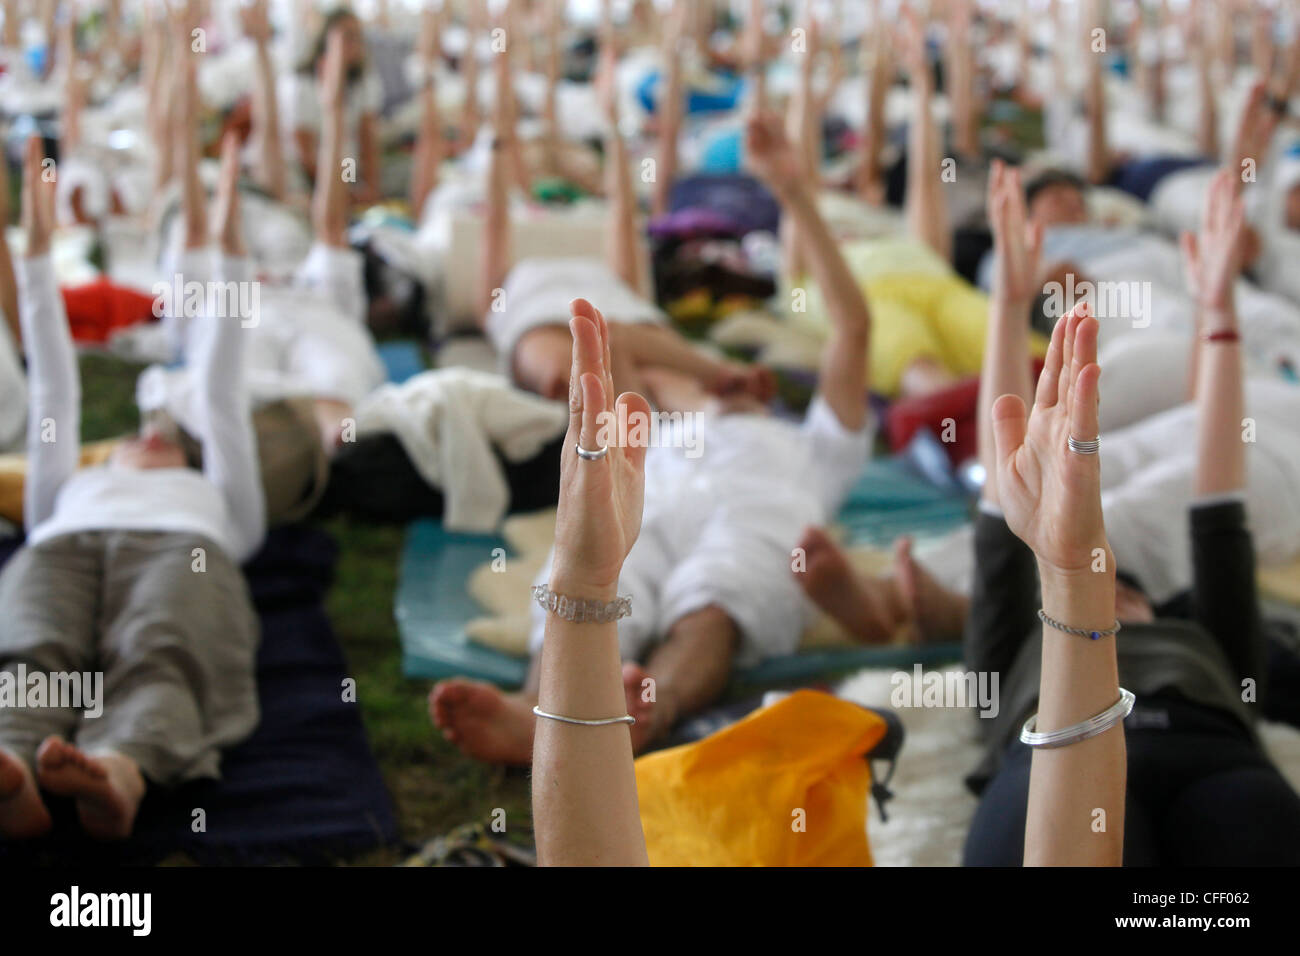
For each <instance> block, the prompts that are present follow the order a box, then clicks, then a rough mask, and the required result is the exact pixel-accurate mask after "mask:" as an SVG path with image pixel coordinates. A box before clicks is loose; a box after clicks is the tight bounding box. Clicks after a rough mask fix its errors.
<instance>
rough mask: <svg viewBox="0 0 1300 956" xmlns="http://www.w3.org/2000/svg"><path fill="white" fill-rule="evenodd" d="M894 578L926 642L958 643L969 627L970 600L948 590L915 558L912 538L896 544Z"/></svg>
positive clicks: (901, 539)
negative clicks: (963, 632)
mask: <svg viewBox="0 0 1300 956" xmlns="http://www.w3.org/2000/svg"><path fill="white" fill-rule="evenodd" d="M894 579H895V580H896V581H897V582H898V590H899V592H900V593H901V594H902V595H903V600H904V601H906V602H907V607H908V609H909V615H910V617H911V620H912V623H913V624H914V625H915V627H916V629H917V630H918V631H919V633H920V638H921V641H923V642H924V643H927V644H930V643H936V642H939V641H955V640H959V639H960V638H961V632H962V629H963V628H964V627H965V626H966V614H967V612H968V611H969V610H970V601H969V600H967V599H966V598H964V597H962V596H961V595H960V594H958V593H957V592H956V591H949V590H948V589H947V588H945V587H944V586H943V585H942V584H940V583H939V582H938V581H936V580H935V579H934V577H933V576H932V575H931V574H930V572H929V571H927V570H925V568H923V567H921V565H919V564H917V563H916V559H915V558H913V557H912V539H911V538H899V539H898V541H897V542H895V544H894Z"/></svg>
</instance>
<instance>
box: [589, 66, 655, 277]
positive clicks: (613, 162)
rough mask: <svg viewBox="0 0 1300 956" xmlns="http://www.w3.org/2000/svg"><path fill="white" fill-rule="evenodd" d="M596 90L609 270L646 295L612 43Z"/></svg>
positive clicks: (637, 221)
mask: <svg viewBox="0 0 1300 956" xmlns="http://www.w3.org/2000/svg"><path fill="white" fill-rule="evenodd" d="M599 55H600V62H599V66H598V70H599V73H598V76H597V81H596V82H597V88H598V90H599V93H600V99H601V108H602V110H603V111H604V114H605V192H606V197H607V199H608V202H609V214H608V217H607V219H606V221H607V223H608V227H607V228H608V231H609V245H608V247H607V255H608V257H609V267H610V268H611V269H612V270H613V271H614V273H615V274H616V275H617V276H618V277H619V278H620V279H622V280H623V281H624V282H626V283H627V284H628V286H630V287H631V288H633V289H635V290H637V291H638V292H640V293H641V294H642V295H645V294H646V293H647V292H648V291H649V290H648V289H647V287H646V283H645V281H644V277H643V276H642V275H641V233H640V222H639V221H640V214H639V211H638V209H637V204H636V193H635V192H634V191H633V189H632V171H631V169H629V168H628V162H627V148H626V147H625V146H624V144H623V133H622V132H621V131H620V130H619V118H618V87H617V83H616V79H615V68H616V65H617V62H618V60H617V57H618V53H617V51H615V49H614V46H613V44H601V47H600V54H599Z"/></svg>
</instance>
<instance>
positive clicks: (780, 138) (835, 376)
mask: <svg viewBox="0 0 1300 956" xmlns="http://www.w3.org/2000/svg"><path fill="white" fill-rule="evenodd" d="M745 134H746V135H745V155H746V157H748V160H749V163H750V166H751V168H752V169H753V170H754V172H755V173H756V174H757V175H758V176H759V177H760V178H762V179H763V181H764V182H765V183H766V184H767V186H768V188H769V189H771V190H772V192H773V193H774V194H775V195H776V196H777V198H778V199H779V200H780V202H781V209H782V211H783V213H784V214H785V215H786V216H789V217H790V218H791V219H792V220H793V221H794V222H795V224H796V225H797V227H798V231H799V236H800V240H801V242H802V243H803V255H804V258H805V260H806V261H807V263H808V266H809V269H810V271H811V272H812V276H813V278H814V279H816V280H817V284H818V285H819V286H820V288H821V293H822V297H823V299H825V301H826V311H827V312H828V313H829V314H830V318H831V334H830V338H829V340H828V341H827V343H826V350H825V352H824V353H823V356H822V364H821V370H820V378H819V382H818V388H819V390H820V391H821V394H822V397H823V398H824V399H825V400H826V404H827V405H829V406H830V408H831V411H833V412H834V413H835V416H836V418H838V419H839V420H840V424H842V425H843V426H844V427H845V428H847V429H849V430H851V431H856V430H858V429H860V428H862V426H863V425H864V424H865V422H866V417H867V409H866V387H867V373H866V364H867V349H868V348H869V346H870V338H871V313H870V312H869V311H868V309H867V303H866V300H865V299H864V298H863V297H862V290H861V289H860V288H858V283H857V281H856V280H855V279H854V278H853V273H852V272H850V271H849V266H848V263H846V262H845V261H844V256H843V254H842V253H841V252H840V247H839V244H838V243H837V242H836V241H835V237H834V236H833V235H832V234H831V230H830V227H829V226H827V225H826V221H825V220H824V219H823V218H822V215H821V211H820V210H819V209H818V208H817V199H816V197H815V196H814V194H813V192H812V190H811V189H810V188H809V186H808V184H807V183H805V182H803V180H801V179H800V177H799V176H798V174H797V172H798V169H799V161H798V158H797V155H796V152H795V150H794V147H792V146H791V145H790V142H789V140H788V139H786V137H785V134H784V132H783V131H782V129H781V122H780V120H778V119H776V118H775V117H771V116H755V117H751V118H750V120H749V123H748V125H747V127H746V130H745Z"/></svg>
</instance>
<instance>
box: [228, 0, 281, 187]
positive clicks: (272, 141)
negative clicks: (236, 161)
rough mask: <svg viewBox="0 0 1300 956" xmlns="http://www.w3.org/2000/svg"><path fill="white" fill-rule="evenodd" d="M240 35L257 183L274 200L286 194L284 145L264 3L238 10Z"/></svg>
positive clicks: (258, 0) (258, 2) (254, 3)
mask: <svg viewBox="0 0 1300 956" xmlns="http://www.w3.org/2000/svg"><path fill="white" fill-rule="evenodd" d="M240 16H241V18H242V19H243V24H244V34H245V35H246V36H247V37H248V38H249V40H251V41H252V43H253V67H254V70H253V113H252V122H253V130H254V135H255V136H256V137H257V144H258V156H257V165H256V170H257V181H258V183H259V185H261V187H262V188H263V189H265V190H266V191H267V192H268V193H270V194H271V195H272V196H274V197H275V198H276V199H281V200H283V199H284V198H285V196H286V194H287V193H288V184H287V180H286V177H285V171H284V144H283V142H282V141H281V138H280V137H281V132H280V104H279V100H278V98H277V97H276V90H275V67H274V66H273V65H272V63H271V50H270V44H271V21H270V18H269V17H268V16H267V12H266V0H254V2H253V3H251V4H249V5H248V6H246V7H243V8H242V9H241V10H240Z"/></svg>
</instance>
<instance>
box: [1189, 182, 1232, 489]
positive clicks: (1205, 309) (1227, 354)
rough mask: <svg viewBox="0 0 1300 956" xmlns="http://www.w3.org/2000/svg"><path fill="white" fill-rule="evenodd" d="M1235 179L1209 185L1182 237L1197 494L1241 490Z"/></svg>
mask: <svg viewBox="0 0 1300 956" xmlns="http://www.w3.org/2000/svg"><path fill="white" fill-rule="evenodd" d="M1236 178H1237V177H1236V176H1235V175H1234V173H1233V171H1232V170H1230V169H1224V170H1221V171H1220V172H1219V173H1218V175H1216V176H1215V177H1214V180H1213V181H1212V182H1211V184H1210V189H1209V192H1208V193H1207V195H1206V200H1205V209H1204V212H1203V215H1202V218H1201V230H1200V235H1199V236H1192V235H1191V234H1185V235H1184V236H1183V252H1184V255H1185V257H1186V259H1185V261H1186V264H1187V271H1188V276H1189V280H1190V281H1191V285H1192V291H1193V293H1194V295H1195V299H1196V303H1197V306H1198V309H1199V318H1198V326H1199V328H1198V334H1197V337H1196V343H1195V344H1194V345H1193V349H1194V350H1195V351H1196V352H1197V353H1198V361H1197V363H1196V385H1195V388H1196V408H1197V434H1196V449H1197V457H1196V485H1195V488H1196V494H1197V495H1198V496H1218V495H1224V494H1229V493H1234V494H1235V493H1237V492H1240V491H1241V490H1242V489H1243V488H1244V487H1245V484H1246V451H1245V445H1244V444H1243V442H1242V439H1241V429H1242V419H1243V417H1244V414H1245V400H1244V398H1243V388H1242V361H1241V344H1240V333H1239V332H1238V329H1237V312H1236V307H1235V303H1234V301H1233V286H1234V284H1235V282H1236V279H1237V274H1238V272H1239V271H1240V262H1241V237H1242V232H1243V229H1244V224H1245V213H1244V210H1243V203H1242V200H1241V198H1240V197H1239V196H1237V195H1235V180H1236Z"/></svg>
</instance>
